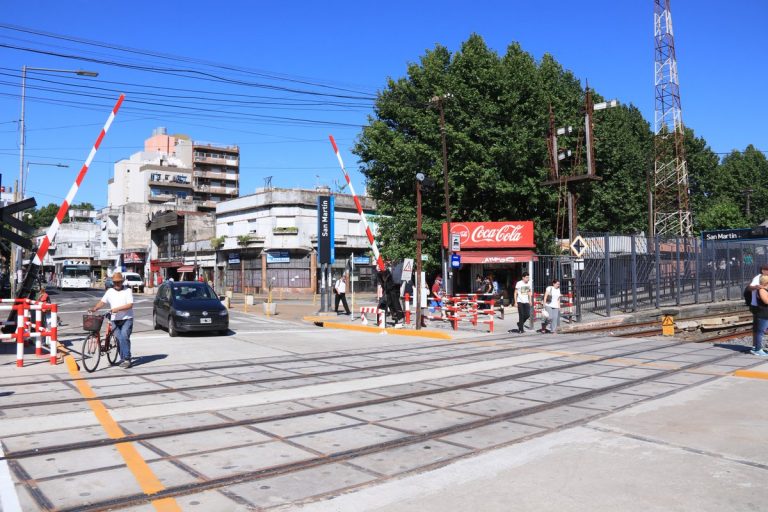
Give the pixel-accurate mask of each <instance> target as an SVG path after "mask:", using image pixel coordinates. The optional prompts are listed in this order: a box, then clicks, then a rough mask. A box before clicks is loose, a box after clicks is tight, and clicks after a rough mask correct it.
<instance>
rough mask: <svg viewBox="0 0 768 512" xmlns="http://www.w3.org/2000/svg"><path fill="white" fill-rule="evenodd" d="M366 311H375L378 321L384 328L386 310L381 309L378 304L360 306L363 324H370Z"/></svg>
mask: <svg viewBox="0 0 768 512" xmlns="http://www.w3.org/2000/svg"><path fill="white" fill-rule="evenodd" d="M366 313H374V314H375V315H376V323H377V325H378V326H379V327H381V328H382V329H383V328H384V322H385V320H384V310H383V309H379V308H378V307H377V306H363V307H361V308H360V320H361V322H362V324H363V325H368V319H367V318H366V317H365V314H366Z"/></svg>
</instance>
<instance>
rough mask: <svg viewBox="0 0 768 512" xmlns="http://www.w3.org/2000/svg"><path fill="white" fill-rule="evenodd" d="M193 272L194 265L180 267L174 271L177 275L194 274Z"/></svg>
mask: <svg viewBox="0 0 768 512" xmlns="http://www.w3.org/2000/svg"><path fill="white" fill-rule="evenodd" d="M194 271H195V267H194V265H182V266H180V267H179V268H177V269H176V272H179V273H184V272H194Z"/></svg>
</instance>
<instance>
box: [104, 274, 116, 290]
mask: <svg viewBox="0 0 768 512" xmlns="http://www.w3.org/2000/svg"><path fill="white" fill-rule="evenodd" d="M114 285H115V284H114V283H113V282H112V278H111V277H108V278H106V279H105V280H104V289H105V290H109V289H110V288H112V287H113V286H114Z"/></svg>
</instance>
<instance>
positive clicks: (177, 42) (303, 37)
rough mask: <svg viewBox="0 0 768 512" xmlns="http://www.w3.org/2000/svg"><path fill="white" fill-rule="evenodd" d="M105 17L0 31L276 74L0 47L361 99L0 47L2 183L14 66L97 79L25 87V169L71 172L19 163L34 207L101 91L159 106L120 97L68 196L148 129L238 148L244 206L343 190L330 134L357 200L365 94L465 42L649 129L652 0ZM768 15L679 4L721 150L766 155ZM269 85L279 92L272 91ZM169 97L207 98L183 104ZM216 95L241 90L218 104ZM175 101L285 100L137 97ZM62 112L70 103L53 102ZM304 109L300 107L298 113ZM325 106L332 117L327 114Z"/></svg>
mask: <svg viewBox="0 0 768 512" xmlns="http://www.w3.org/2000/svg"><path fill="white" fill-rule="evenodd" d="M105 5H107V4H104V3H101V4H97V3H94V2H87V1H85V0H69V1H66V2H45V1H41V0H26V1H24V2H22V1H19V0H6V1H5V2H3V16H2V18H0V23H2V24H6V25H14V26H20V27H24V28H28V29H33V30H35V31H42V32H50V33H55V34H63V35H67V36H74V37H76V38H83V39H88V40H93V41H99V42H103V43H109V44H111V45H119V46H125V47H131V48H136V49H142V50H151V51H154V52H161V53H164V54H172V55H174V56H177V57H187V58H194V59H202V60H206V61H211V62H214V63H217V64H222V65H229V66H238V67H242V68H248V69H250V70H258V71H260V72H262V73H265V74H268V75H270V77H265V76H263V75H262V76H256V75H254V74H252V73H251V74H245V73H243V72H240V71H231V70H222V69H220V68H211V67H208V68H205V67H204V66H202V65H200V64H198V63H190V62H180V61H172V60H162V59H159V58H155V57H147V56H141V55H136V54H129V53H124V52H119V51H115V50H112V49H107V48H95V47H89V46H86V45H82V44H79V43H75V42H69V41H60V40H55V39H51V38H46V37H41V36H40V35H35V34H28V33H22V32H18V31H14V30H9V29H7V28H2V27H0V44H3V45H11V46H17V47H24V48H36V49H39V50H44V51H49V52H50V51H52V52H60V53H66V54H75V55H86V56H89V57H92V58H97V59H103V60H113V61H120V62H127V63H131V64H139V65H145V66H154V67H157V66H165V67H168V68H174V69H180V68H184V69H192V68H194V69H195V70H206V71H207V72H209V73H214V74H218V75H220V76H224V77H226V78H230V79H237V80H245V81H248V82H251V83H253V82H258V83H261V84H267V85H270V86H278V87H288V88H297V89H301V90H305V91H311V92H313V93H317V92H321V93H326V94H328V93H330V94H338V95H341V96H353V97H354V98H331V97H328V96H317V95H307V94H293V93H289V92H285V91H275V90H268V89H264V88H256V87H252V86H244V85H233V84H222V83H220V82H211V81H204V80H198V79H194V78H189V77H178V76H168V75H166V74H158V73H150V72H147V71H139V70H132V69H125V68H121V67H115V66H110V65H106V64H101V63H88V62H79V61H77V60H70V59H65V58H61V57H54V56H50V55H43V54H39V53H31V52H28V51H23V50H19V49H9V48H5V47H2V48H0V73H2V75H0V172H1V173H2V175H3V184H4V185H6V186H8V185H11V184H12V182H13V180H15V179H16V178H17V177H18V172H19V152H18V140H19V137H18V127H17V121H18V119H19V115H20V99H19V93H20V78H19V75H20V70H21V67H22V66H23V65H27V66H32V67H51V68H62V69H78V68H80V69H93V70H97V71H99V73H100V76H99V77H98V78H79V77H74V76H71V75H62V74H51V75H47V76H46V75H44V74H41V73H33V72H31V71H30V73H29V75H28V86H29V89H28V96H29V97H28V100H27V112H26V116H25V117H26V123H27V130H28V131H27V147H26V153H27V156H28V158H27V159H28V160H29V161H31V162H33V163H56V162H62V163H66V164H69V165H70V168H68V169H62V168H57V167H50V166H39V165H34V164H33V165H31V166H30V169H31V170H30V178H29V182H28V185H27V195H33V196H35V197H36V198H37V200H38V204H47V203H48V202H59V201H60V200H61V198H63V196H64V195H65V194H66V191H67V190H68V188H69V186H70V185H71V183H72V181H73V179H74V176H75V175H76V173H77V171H78V170H79V167H80V165H82V162H83V161H84V159H85V158H86V156H87V154H88V151H89V150H90V147H91V145H92V144H93V141H94V140H95V137H96V135H97V134H98V131H99V129H100V127H101V125H102V124H103V123H104V120H105V119H106V116H107V114H108V111H109V109H110V108H111V105H112V104H113V103H114V99H116V97H117V93H115V92H113V91H110V89H124V90H130V91H139V92H146V93H150V94H152V93H154V94H155V96H154V97H153V96H149V95H146V94H145V95H141V94H136V93H133V94H131V93H128V95H127V98H126V104H125V108H124V110H123V111H121V113H120V114H119V115H118V118H117V120H116V122H115V124H114V125H113V127H112V129H111V131H110V133H109V134H108V135H107V138H106V139H105V141H104V144H103V145H102V148H101V150H100V151H99V153H98V154H97V155H96V159H95V162H94V164H93V165H92V167H91V170H90V172H89V174H88V176H87V177H86V179H85V182H84V183H83V186H82V187H81V189H80V192H79V194H78V196H77V197H76V201H77V202H79V201H89V202H92V203H94V204H95V205H97V206H104V205H105V204H106V200H107V199H106V182H107V180H108V179H109V178H110V177H111V175H112V163H113V162H115V161H117V160H120V159H122V158H125V157H127V156H129V155H130V154H131V153H133V152H135V151H138V150H140V149H141V148H142V145H143V140H144V139H145V138H146V137H148V136H149V135H150V133H151V131H152V129H153V128H154V127H156V126H165V127H167V128H168V130H169V133H186V134H189V135H190V136H192V137H193V138H195V139H198V140H207V141H215V142H222V143H228V144H230V143H236V144H239V145H240V146H241V157H242V161H241V171H242V177H241V194H246V193H250V192H253V190H254V189H255V188H257V187H260V186H262V185H263V183H264V178H265V177H266V176H272V177H273V178H272V183H273V185H274V186H277V187H313V186H314V185H315V184H317V183H324V184H331V185H332V184H333V183H334V181H339V182H341V181H342V179H343V177H342V174H341V172H340V170H339V169H338V165H337V162H336V159H335V157H334V155H333V153H332V150H331V147H330V144H329V143H328V135H329V134H333V135H334V136H335V138H336V140H337V141H338V143H339V146H340V147H341V148H342V156H343V158H344V161H345V164H346V165H347V168H348V170H350V171H352V179H353V182H354V184H355V186H356V188H357V189H358V190H362V189H363V188H364V183H363V178H362V176H361V175H360V174H359V173H357V172H356V171H355V169H356V167H357V162H356V159H355V157H354V156H353V155H352V154H351V153H350V152H349V151H348V150H349V148H351V146H352V144H353V142H354V140H355V138H356V137H357V136H358V134H359V132H360V126H361V125H363V124H365V123H366V119H367V116H368V115H369V113H370V112H371V105H372V102H371V101H370V100H369V99H368V98H369V97H370V96H372V95H374V94H375V93H376V91H377V90H380V89H381V88H382V87H383V86H384V85H385V83H386V79H387V77H400V76H403V75H404V73H405V69H406V65H407V64H408V63H409V62H414V61H417V60H418V58H419V57H420V56H421V55H422V54H423V53H424V51H425V50H426V49H428V48H432V47H434V45H435V44H442V45H445V46H447V47H448V48H449V49H450V50H456V49H457V48H458V47H459V45H460V44H461V42H462V41H464V40H466V39H467V37H468V36H469V34H470V33H473V32H475V33H478V34H480V35H481V36H482V37H483V38H484V39H485V40H486V42H487V44H488V45H489V46H490V47H491V48H493V49H494V50H496V51H497V52H499V53H503V52H504V51H505V48H506V47H507V45H508V44H510V43H511V42H513V41H518V42H520V44H521V45H522V47H523V48H524V49H525V50H526V51H528V52H530V53H532V54H533V55H534V57H536V58H537V59H538V58H540V57H541V56H542V55H543V54H544V53H545V52H549V53H551V54H553V55H554V56H555V58H556V59H557V60H558V61H559V62H560V63H561V64H562V65H563V66H564V67H565V68H567V69H570V70H571V71H573V72H574V74H575V75H576V76H577V77H579V78H580V79H582V81H583V80H586V79H588V80H589V83H590V85H591V86H593V87H594V88H596V89H597V91H598V92H600V93H601V94H602V95H603V96H606V97H609V98H617V99H619V100H620V101H621V102H623V103H633V104H635V105H637V106H638V107H639V108H640V109H641V111H642V112H643V114H644V116H645V117H646V119H648V120H652V119H653V100H654V97H653V95H654V89H653V69H654V68H653V23H652V22H653V2H652V1H651V0H646V1H640V0H633V1H616V0H613V1H611V0H593V1H591V2H574V1H565V0H550V1H548V2H530V1H520V0H507V1H503V2H502V1H498V2H495V1H493V2H472V3H467V2H454V1H442V2H435V1H421V2H413V1H411V2H404V1H399V0H397V1H390V2H386V3H385V2H367V3H366V2H350V1H341V2H336V3H325V2H256V1H238V2H226V1H225V2H201V1H199V0H192V1H187V2H183V3H177V4H173V3H170V4H168V3H165V4H158V3H155V2H147V1H145V0H136V1H132V2H109V5H110V8H109V9H107V8H105V7H104V6H105ZM767 10H768V3H766V2H765V1H764V0H763V1H758V0H742V1H739V2H732V3H730V4H724V3H722V2H716V1H714V0H703V1H693V0H685V1H683V0H677V1H673V3H672V12H673V20H674V29H675V38H676V49H677V58H678V66H679V73H680V88H681V97H682V106H683V119H684V121H685V123H686V125H688V126H689V127H691V128H693V129H694V130H695V131H696V133H697V135H701V136H704V137H705V138H706V139H707V141H708V143H709V144H710V146H711V147H712V148H713V150H715V151H717V152H729V151H731V150H733V149H743V148H744V147H746V146H747V145H748V144H754V145H755V146H756V147H757V148H758V149H761V150H768V140H767V139H768V134H766V130H765V128H764V125H765V123H766V119H768V101H766V98H765V93H764V90H765V84H766V82H768V76H767V75H768V71H766V68H767V67H768V66H767V63H766V59H765V57H764V55H765V49H766V48H768V44H767V43H768V31H766V30H765V27H764V23H765V19H766V14H767V13H766V11H767ZM198 76H199V75H198ZM275 76H279V77H284V78H288V79H290V81H286V80H280V79H275V78H274V77H275ZM34 79H37V80H34ZM40 80H49V81H50V82H41V81H40ZM51 82H53V83H51ZM110 82H121V83H124V84H128V85H117V84H114V83H110ZM33 86H38V87H40V86H43V87H49V88H54V89H61V90H66V91H70V92H71V91H75V90H77V91H80V92H81V93H84V94H97V95H103V96H104V97H103V98H93V97H89V96H72V95H66V94H63V92H61V91H59V90H54V91H40V90H34V89H33ZM73 86H80V87H79V88H77V89H76V88H75V87H73ZM94 87H100V88H103V89H100V90H96V89H93V88H94ZM170 88H176V89H194V90H199V91H202V92H199V93H191V92H179V91H174V90H172V89H170ZM217 93H228V94H240V95H243V96H237V97H235V96H228V97H225V96H223V95H221V94H217ZM156 94H169V95H170V97H165V98H163V97H159V96H157V95H156ZM180 94H181V95H188V96H197V95H205V96H206V97H211V95H217V97H219V98H222V99H225V98H235V99H238V100H246V101H261V100H262V99H261V98H254V97H253V96H266V95H271V96H273V97H279V98H287V101H283V100H281V101H282V102H287V103H292V105H280V106H278V105H274V104H272V105H271V106H268V107H263V106H261V107H259V108H258V109H251V108H252V107H251V106H247V107H246V106H244V105H243V104H238V105H236V106H231V105H230V106H226V107H221V106H215V105H214V106H211V105H210V104H207V105H198V107H201V108H206V109H209V110H208V111H206V112H204V113H201V112H199V111H198V112H197V113H194V112H190V113H186V114H183V115H179V113H178V109H177V108H170V107H166V106H157V105H149V104H146V103H145V104H140V103H135V102H133V101H135V100H140V101H145V102H156V103H164V104H171V105H175V106H176V107H178V106H179V105H181V103H180V102H179V98H178V95H180ZM245 95H248V96H250V97H245ZM173 96H176V97H175V98H174V97H173ZM110 98H111V99H110ZM358 98H360V99H358ZM41 99H44V100H45V101H41ZM62 100H68V101H77V102H79V103H80V104H79V105H76V106H75V105H71V104H70V105H64V104H62ZM184 101H190V102H193V101H198V100H194V99H185V100H184ZM270 101H272V102H274V101H275V100H274V99H273V100H270ZM297 102H300V103H301V104H302V106H301V107H298V106H296V105H295V104H296V103H297ZM330 102H335V103H341V104H342V105H330V104H329V103H330ZM307 103H321V104H319V105H317V104H307ZM158 110H163V111H164V112H158ZM223 111H230V112H236V113H237V114H238V115H240V116H242V117H245V116H249V117H248V118H247V119H246V118H244V119H241V120H238V121H233V120H232V119H231V116H230V115H228V114H222V112H223ZM252 114H259V115H264V116H280V117H288V118H292V119H303V120H312V121H313V122H312V123H306V122H299V121H288V120H282V121H280V122H279V123H278V124H276V123H275V122H274V119H271V118H270V119H265V118H257V117H253V116H252Z"/></svg>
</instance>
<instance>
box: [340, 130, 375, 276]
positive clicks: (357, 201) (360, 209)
mask: <svg viewBox="0 0 768 512" xmlns="http://www.w3.org/2000/svg"><path fill="white" fill-rule="evenodd" d="M328 138H329V139H331V145H332V146H333V151H334V153H336V158H338V160H339V165H340V166H341V171H342V172H343V173H344V179H346V180H347V185H349V191H350V192H351V193H352V198H353V199H354V200H355V206H356V207H357V213H358V214H359V215H360V219H361V220H362V221H363V227H364V228H365V234H366V235H368V243H370V244H371V250H372V251H373V256H374V258H376V266H377V267H378V269H379V270H380V271H383V270H384V260H382V259H381V255H380V254H379V248H378V247H377V246H376V240H374V238H373V232H371V228H370V227H368V221H367V220H366V218H365V214H364V213H363V205H362V204H361V203H360V199H358V197H357V194H356V193H355V187H353V186H352V180H350V179H349V174H348V173H347V170H346V169H345V168H344V161H342V159H341V155H340V154H339V147H338V146H337V145H336V141H335V140H333V135H329V136H328Z"/></svg>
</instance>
